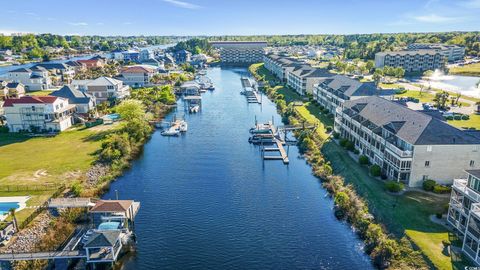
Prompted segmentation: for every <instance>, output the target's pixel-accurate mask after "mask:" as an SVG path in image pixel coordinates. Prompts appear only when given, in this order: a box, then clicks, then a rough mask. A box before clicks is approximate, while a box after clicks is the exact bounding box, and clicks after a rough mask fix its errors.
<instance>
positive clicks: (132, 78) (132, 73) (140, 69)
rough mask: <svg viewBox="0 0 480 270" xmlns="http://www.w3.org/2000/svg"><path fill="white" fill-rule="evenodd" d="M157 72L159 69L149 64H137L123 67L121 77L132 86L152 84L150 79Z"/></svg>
mask: <svg viewBox="0 0 480 270" xmlns="http://www.w3.org/2000/svg"><path fill="white" fill-rule="evenodd" d="M155 74H157V69H156V68H154V67H151V66H147V65H135V66H129V67H125V68H123V69H122V71H121V73H120V77H119V79H120V80H122V81H123V82H124V83H125V84H126V85H130V86H132V87H144V86H149V85H152V83H151V82H150V80H151V79H152V77H153V75H155Z"/></svg>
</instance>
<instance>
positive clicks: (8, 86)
mask: <svg viewBox="0 0 480 270" xmlns="http://www.w3.org/2000/svg"><path fill="white" fill-rule="evenodd" d="M18 86H23V84H22V83H18V82H9V83H7V85H6V87H7V88H17V87H18Z"/></svg>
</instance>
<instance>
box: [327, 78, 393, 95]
mask: <svg viewBox="0 0 480 270" xmlns="http://www.w3.org/2000/svg"><path fill="white" fill-rule="evenodd" d="M319 84H323V85H326V86H328V87H329V88H331V89H333V90H335V91H339V92H341V93H343V94H344V95H345V96H347V97H352V96H375V95H387V94H390V95H391V94H393V93H390V91H382V90H380V89H378V88H377V86H376V85H375V83H373V82H368V83H361V82H359V81H357V80H355V79H351V78H349V77H347V76H343V75H334V76H332V77H330V78H325V79H322V80H320V82H319Z"/></svg>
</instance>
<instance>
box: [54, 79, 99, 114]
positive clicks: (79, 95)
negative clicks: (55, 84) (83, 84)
mask: <svg viewBox="0 0 480 270" xmlns="http://www.w3.org/2000/svg"><path fill="white" fill-rule="evenodd" d="M50 96H54V97H61V98H65V99H68V103H69V104H73V105H75V107H76V112H77V113H82V114H86V113H88V112H90V111H91V110H93V109H95V106H96V105H97V104H96V103H97V101H96V98H95V96H93V95H91V94H89V93H86V92H82V91H80V90H78V89H76V88H75V87H73V86H70V85H64V86H63V87H62V88H60V89H59V90H57V91H54V92H52V93H51V94H50Z"/></svg>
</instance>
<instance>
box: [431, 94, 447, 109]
mask: <svg viewBox="0 0 480 270" xmlns="http://www.w3.org/2000/svg"><path fill="white" fill-rule="evenodd" d="M449 96H450V94H449V93H448V92H446V91H442V92H439V93H436V94H435V98H434V99H433V101H435V107H437V108H438V109H445V108H446V104H447V101H448V97H449Z"/></svg>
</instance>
